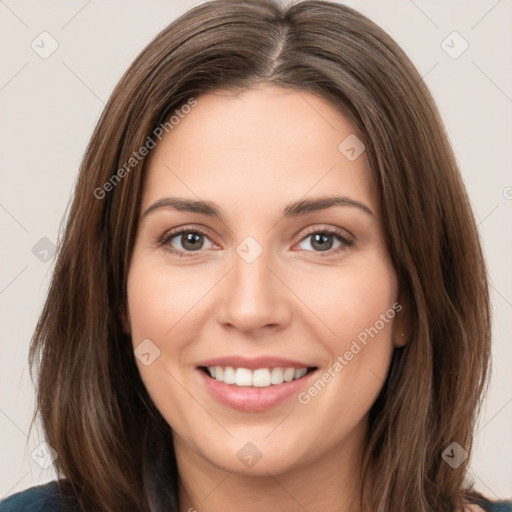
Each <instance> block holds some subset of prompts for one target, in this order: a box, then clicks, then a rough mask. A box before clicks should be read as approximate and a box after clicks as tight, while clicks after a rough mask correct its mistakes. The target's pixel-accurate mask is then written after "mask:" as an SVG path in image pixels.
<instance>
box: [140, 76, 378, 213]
mask: <svg viewBox="0 0 512 512" xmlns="http://www.w3.org/2000/svg"><path fill="white" fill-rule="evenodd" d="M196 100H197V105H196V106H195V107H194V108H193V109H190V111H189V113H187V114H185V115H182V116H181V118H180V120H179V122H178V123H177V124H175V125H174V126H173V128H172V130H171V131H170V132H169V133H168V134H167V135H165V136H164V137H163V139H162V141H161V142H159V143H158V144H157V147H156V148H155V149H154V150H153V151H152V153H151V155H150V159H149V161H148V165H147V169H146V172H147V175H146V183H145V188H144V197H143V205H147V204H148V203H149V202H152V201H154V200H155V199H158V198H159V197H162V196H164V195H166V194H171V193H172V195H182V196H186V197H190V196H191V195H195V196H198V197H200V198H201V199H211V200H213V201H215V202H222V199H223V198H224V199H227V198H230V199H231V200H232V201H236V200H237V199H238V201H239V202H240V203H245V204H250V203H252V202H254V201H258V202H259V204H261V205H264V203H265V198H268V202H269V203H273V204H275V203H276V202H280V204H281V203H287V202H289V201H292V200H296V199H298V198H302V197H307V196H319V195H327V194H328V195H336V194H340V195H351V196H355V197H353V198H354V199H364V200H365V201H366V203H369V204H370V205H371V206H373V208H372V209H374V211H375V208H376V205H375V193H374V191H373V190H372V187H371V185H370V172H369V168H368V164H367V159H366V155H365V153H364V151H363V152H362V153H361V155H360V156H359V157H357V158H355V159H354V158H353V156H354V154H353V152H352V153H350V152H349V153H347V152H346V150H347V145H348V146H354V147H355V150H356V151H357V153H358V152H359V151H360V150H361V149H362V146H358V144H359V143H360V142H358V141H359V140H360V136H358V133H357V131H356V129H355V126H354V124H353V123H352V121H351V120H350V119H349V118H348V117H347V116H345V115H343V114H342V113H341V112H340V111H339V110H338V109H335V108H334V107H333V106H332V105H331V104H330V103H328V102H327V101H326V100H324V99H322V98H320V97H318V96H315V95H313V94H311V93H309V92H306V91H302V90H300V91H299V90H291V89H282V88H278V87H275V86H261V87H258V88H255V89H248V90H243V91H241V92H237V93H233V92H228V91H216V92H215V93H212V94H206V95H202V96H199V97H197V98H196ZM346 141H348V142H346ZM340 144H341V146H340ZM350 149H351V147H349V150H350ZM357 153H355V154H356V155H357ZM347 156H348V157H351V158H348V157H347Z"/></svg>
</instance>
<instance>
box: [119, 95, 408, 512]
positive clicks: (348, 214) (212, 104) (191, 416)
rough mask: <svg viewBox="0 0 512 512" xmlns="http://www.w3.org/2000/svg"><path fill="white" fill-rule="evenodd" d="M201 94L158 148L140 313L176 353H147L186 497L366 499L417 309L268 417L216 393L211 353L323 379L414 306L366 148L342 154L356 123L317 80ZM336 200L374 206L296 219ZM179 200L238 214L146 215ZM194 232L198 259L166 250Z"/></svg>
mask: <svg viewBox="0 0 512 512" xmlns="http://www.w3.org/2000/svg"><path fill="white" fill-rule="evenodd" d="M197 100H198V105H197V106H196V107H195V108H193V109H192V111H191V112H190V113H189V114H188V115H187V116H185V118H184V119H182V120H181V121H180V123H179V124H178V125H176V126H175V127H174V128H173V130H172V131H171V132H170V133H169V134H168V135H166V136H165V138H163V140H162V141H161V142H160V143H159V144H158V146H157V147H156V148H155V149H154V150H153V151H152V153H151V155H150V160H149V164H148V166H147V176H146V182H145V187H144V191H143V197H142V208H141V218H140V220H139V224H138V227H137V236H136V241H135V246H134V251H133V255H132V259H131V264H130V269H129V278H128V309H129V310H128V315H127V318H126V328H127V330H129V331H130V332H131V336H132V340H133V345H134V347H137V346H138V345H139V344H140V343H141V342H142V340H145V339H150V340H151V342H152V343H154V345H155V346H157V347H158V349H159V350H160V355H159V356H158V357H157V358H156V359H155V360H154V361H153V362H152V363H151V364H149V365H148V366H145V365H144V364H142V363H141V362H140V361H139V360H137V364H138V367H139V371H140V374H141V377H142V379H143V382H144V384H145V386H146V388H147V390H148V392H149V394H150V396H151V397H152V399H153V401H154V402H155V404H156V406H157V407H158V409H159V410H160V411H161V413H162V415H163V416H164V418H165V419H166V420H167V422H168V423H169V425H170V427H171V435H172V436H173V440H174V445H175V451H176V457H177V462H178V469H179V473H180V479H181V484H180V508H181V510H182V511H188V510H189V509H190V508H191V507H194V508H195V509H197V510H198V511H199V512H209V511H218V510H223V511H225V512H231V511H233V512H234V511H239V510H245V511H248V512H251V511H260V510H267V511H280V512H283V511H284V512H288V511H289V512H292V511H293V512H295V511H296V510H298V509H300V506H302V507H304V508H305V509H307V510H308V511H309V512H315V511H320V510H322V511H325V510H333V511H334V510H336V511H348V510H351V511H354V510H358V506H357V503H356V502H355V501H354V500H355V498H356V495H357V492H358V491H359V486H360V483H359V481H358V478H357V475H358V474H359V469H360V463H361V453H362V449H363V448H364V442H365V441H364V439H365V434H366V420H367V414H368V411H369V409H370V407H371V406H372V404H373V403H374V401H375V399H376V398H377V396H378V394H379V391H380V390H381V387H382V385H383V381H384V379H385V376H386V374H387V371H388V368H389V364H390V360H391V356H392V352H393V349H394V347H395V346H398V345H401V344H403V341H402V340H403V339H406V338H407V335H406V334H405V336H401V332H402V331H403V330H404V328H405V327H404V325H405V324H404V320H403V312H402V313H401V314H398V315H397V316H395V317H394V319H393V320H390V321H389V322H387V323H385V326H384V328H382V329H381V330H380V331H379V332H378V334H377V335H376V336H374V337H373V338H371V339H369V341H368V343H367V345H366V346H363V348H362V349H361V350H360V352H358V353H357V355H355V356H354V357H353V359H352V360H350V361H349V362H348V364H347V365H346V366H345V367H344V368H343V370H342V371H341V372H339V373H337V375H336V377H335V378H333V379H332V380H331V382H329V383H328V384H327V385H326V386H325V388H323V389H322V390H321V392H319V393H318V394H317V395H316V396H315V397H313V398H312V399H311V401H310V402H309V403H307V404H302V403H299V401H298V400H297V396H296V395H294V396H292V397H289V398H287V399H286V400H285V401H284V402H283V403H281V404H280V405H279V406H277V407H273V408H271V409H269V410H266V411H264V412H243V411H239V410H235V409H232V408H230V407H228V406H226V405H224V404H221V403H219V402H218V401H217V400H216V399H215V398H213V397H212V396H211V394H210V393H209V392H208V391H207V390H206V388H205V386H204V383H203V381H202V379H201V378H199V376H198V371H197V370H196V366H197V364H198V362H200V361H201V360H204V359H207V358H213V357H220V356H226V355H234V354H236V355H246V356H254V357H256V356H258V355H272V356H277V357H285V358H291V359H294V360H298V361H306V362H311V366H317V367H318V368H319V370H318V373H319V374H322V372H324V371H327V370H328V369H329V368H332V366H333V362H334V361H335V360H336V358H337V357H338V356H339V355H343V354H344V353H345V352H346V351H347V350H348V349H349V347H350V346H351V343H352V341H353V340H354V339H356V338H357V336H358V334H359V333H361V331H363V330H364V329H365V328H367V327H370V326H373V325H374V324H375V322H376V320H378V319H379V315H381V314H384V313H385V312H386V311H387V310H389V309H390V308H392V306H393V304H395V303H396V302H400V297H399V289H398V280H397V276H396V273H395V270H394V268H393V266H392V264H391V261H390V257H389V254H388V251H387V248H386V240H385V237H384V232H383V227H382V224H381V220H380V213H379V205H378V202H377V195H376V191H375V190H374V189H373V188H372V186H371V182H370V171H369V167H368V162H367V159H366V155H365V153H363V154H361V156H360V157H358V158H357V159H355V160H354V161H349V160H348V159H347V158H346V157H345V156H344V154H342V153H341V152H340V151H339V150H338V145H339V144H340V142H341V141H343V140H344V139H345V138H346V137H347V136H348V135H350V134H357V132H356V130H355V128H354V125H353V124H352V123H351V121H350V120H349V119H348V118H347V117H346V116H344V115H342V114H341V112H339V111H338V110H336V109H334V108H333V107H332V106H331V105H330V104H329V103H327V102H326V101H325V100H323V99H321V98H318V97H316V96H314V95H312V94H310V93H307V92H305V91H300V93H299V92H296V91H293V90H287V89H280V88H276V87H274V86H270V85H265V86H260V87H258V88H254V89H249V90H244V91H243V92H241V93H237V94H234V93H228V92H226V91H217V92H216V93H214V94H208V95H203V96H200V97H198V98H197ZM333 195H340V196H346V197H349V198H351V199H353V200H356V201H359V202H361V203H363V204H364V205H366V206H367V207H368V208H369V209H370V210H371V211H372V212H373V214H368V213H367V212H365V211H363V210H362V209H360V208H357V207H354V206H333V207H331V208H329V209H326V210H321V211H316V212H311V213H308V214H306V215H303V216H300V217H297V218H284V217H283V214H282V210H283V208H284V207H285V205H287V204H289V203H290V202H293V201H298V200H303V199H313V198H318V197H326V196H333ZM169 196H174V197H180V198H184V199H185V198H186V199H201V200H208V201H212V202H215V203H216V204H217V205H218V206H219V208H220V209H221V211H222V214H223V217H224V218H223V220H222V221H221V220H219V219H217V218H213V217H208V216H206V215H204V214H201V213H191V212H184V211H177V210H175V209H172V208H156V209H154V210H153V211H152V212H151V213H148V214H147V215H144V212H145V211H146V210H147V209H148V208H149V207H150V206H151V205H153V204H154V203H155V202H156V201H158V200H160V199H162V198H165V197H169ZM180 226H187V227H188V228H190V230H191V231H194V229H196V230H197V229H202V230H204V231H206V234H207V236H206V238H204V239H203V242H202V244H203V245H201V241H199V243H197V242H196V247H198V248H199V250H196V251H192V250H190V249H189V251H188V254H192V256H191V257H179V256H177V255H176V254H174V253H172V252H171V250H170V249H171V248H175V249H176V250H181V251H186V247H190V246H187V245H186V239H184V237H183V236H182V235H177V236H175V237H174V238H172V239H170V240H168V241H167V244H166V245H162V244H161V243H160V241H161V239H162V237H163V236H164V235H165V234H166V233H168V232H169V231H170V230H172V229H173V228H178V227H180ZM312 228H318V229H314V230H313V229H312ZM326 228H327V229H329V228H330V229H332V228H340V229H341V230H342V231H343V233H344V234H345V236H350V237H351V239H352V240H353V243H352V245H350V246H348V245H342V242H340V241H338V240H337V239H336V237H332V247H331V248H330V249H329V250H328V251H322V249H321V248H320V249H319V248H318V245H315V244H314V236H311V234H310V233H306V230H309V229H311V230H312V231H317V232H319V233H322V232H325V229H326ZM322 230H324V231H322ZM247 236H251V237H253V238H254V239H255V240H256V241H257V243H258V244H259V245H260V246H261V248H262V249H263V252H262V253H261V255H259V257H258V258H257V259H256V260H255V261H254V262H252V263H247V261H245V260H244V259H243V258H242V257H240V256H239V254H237V252H236V249H237V247H238V246H239V244H240V243H241V242H242V241H243V240H244V239H245V238H246V237H247ZM330 240H331V239H329V241H330ZM184 245H185V247H184ZM324 247H325V245H324ZM247 442H251V443H253V444H254V445H255V446H256V447H257V449H258V450H259V452H260V453H261V459H260V460H259V461H258V462H257V463H256V464H254V465H253V466H252V467H246V466H245V465H244V464H242V463H241V462H240V460H239V458H238V457H237V453H238V452H239V450H240V449H241V448H242V447H244V445H246V443H247ZM298 504H300V506H299V505H298Z"/></svg>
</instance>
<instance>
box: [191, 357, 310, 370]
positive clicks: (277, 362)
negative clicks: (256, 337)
mask: <svg viewBox="0 0 512 512" xmlns="http://www.w3.org/2000/svg"><path fill="white" fill-rule="evenodd" d="M197 366H232V367H233V368H247V369H248V370H257V369H258V368H313V367H315V366H314V365H312V364H308V363H302V362H300V361H294V360H292V359H286V358H283V357H274V356H259V357H247V356H225V357H215V358H212V359H206V360H204V361H201V362H200V363H199V364H198V365H197Z"/></svg>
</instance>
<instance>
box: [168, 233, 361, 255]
mask: <svg viewBox="0 0 512 512" xmlns="http://www.w3.org/2000/svg"><path fill="white" fill-rule="evenodd" d="M185 233H194V234H199V235H203V236H205V237H207V238H209V237H208V233H206V232H205V231H203V230H202V229H198V228H191V227H187V226H185V227H183V228H178V229H177V230H176V231H170V232H166V233H164V235H163V236H162V237H161V238H160V241H159V246H162V247H164V246H165V249H166V250H168V251H169V252H171V253H173V254H175V255H176V256H178V257H180V258H189V257H193V256H195V255H196V253H199V252H201V249H199V250H198V251H180V250H177V249H175V248H173V247H171V246H170V245H168V244H169V242H170V241H171V240H172V239H173V238H175V237H176V236H178V235H183V234H185ZM316 234H322V235H332V236H334V237H335V238H337V239H338V240H339V241H340V242H341V244H342V245H341V246H340V247H338V248H337V249H329V250H327V251H306V252H313V253H316V254H318V255H319V256H320V257H326V256H331V255H332V254H337V253H339V252H341V251H343V250H345V249H346V248H347V247H351V246H352V245H353V244H354V240H353V238H351V237H348V236H347V233H346V232H345V231H343V230H341V229H336V228H313V229H312V230H310V231H308V232H306V233H305V234H304V236H303V237H302V238H301V240H300V242H303V241H304V240H305V239H306V238H308V237H309V236H311V235H316ZM300 242H299V243H300Z"/></svg>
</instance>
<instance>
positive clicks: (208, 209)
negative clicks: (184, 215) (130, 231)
mask: <svg viewBox="0 0 512 512" xmlns="http://www.w3.org/2000/svg"><path fill="white" fill-rule="evenodd" d="M333 206H349V207H353V208H358V209H360V210H362V211H363V212H365V213H367V214H368V215H371V216H372V217H375V214H374V213H373V212H372V210H371V209H370V208H369V207H368V206H366V205H365V204H364V203H361V202H360V201H356V200H355V199H351V198H350V197H345V196H336V197H320V198H318V199H307V200H302V201H296V202H294V203H290V204H289V205H287V206H286V207H285V208H284V209H283V216H284V217H285V218H291V217H300V216H301V215H307V214H308V213H312V212H316V211H321V210H327V209H328V208H331V207H333ZM161 208H165V209H174V210H178V211H181V212H192V213H201V214H202V215H207V216H209V217H216V218H218V219H219V220H223V216H222V213H221V210H220V208H219V207H218V206H217V205H216V204H215V203H212V202H211V201H201V200H193V199H182V198H179V197H164V198H162V199H158V200H157V201H155V202H154V203H153V204H152V205H151V206H150V207H149V208H148V209H147V210H146V211H145V212H144V213H143V214H142V216H143V217H146V216H147V215H149V214H150V213H151V212H154V211H155V210H159V209H161Z"/></svg>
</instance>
